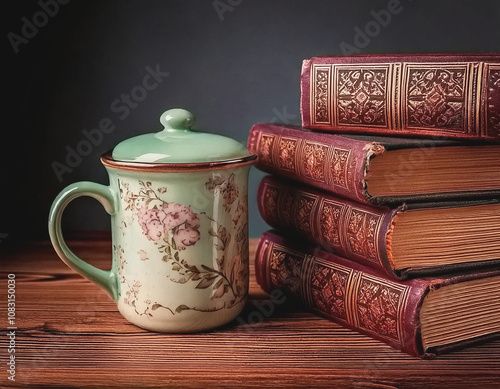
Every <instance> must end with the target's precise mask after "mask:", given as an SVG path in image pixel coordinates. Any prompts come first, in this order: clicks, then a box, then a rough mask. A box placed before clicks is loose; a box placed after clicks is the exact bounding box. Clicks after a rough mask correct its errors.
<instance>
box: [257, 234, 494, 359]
mask: <svg viewBox="0 0 500 389" xmlns="http://www.w3.org/2000/svg"><path fill="white" fill-rule="evenodd" d="M255 260H256V264H255V266H256V268H255V271H256V278H257V282H258V283H259V285H260V286H261V287H262V288H263V289H264V290H265V291H267V292H268V293H271V292H272V291H274V290H281V291H282V292H283V293H285V294H286V295H287V296H288V297H290V298H292V299H296V301H299V302H302V303H303V304H304V306H305V307H306V308H307V309H309V310H310V311H312V312H314V313H316V314H318V315H321V316H324V317H326V318H327V319H329V320H331V321H334V322H336V323H339V324H340V325H342V326H344V327H347V328H351V329H353V330H356V331H358V332H361V333H364V334H366V335H368V336H370V337H372V338H374V339H378V340H380V341H383V342H385V343H387V344H388V345H390V346H392V347H393V348H395V349H398V350H401V351H403V352H405V353H408V354H410V355H413V356H416V357H420V358H433V357H435V356H437V355H439V354H443V353H447V352H450V351H453V350H457V349H459V348H464V347H468V346H472V345H477V344H479V343H483V342H486V341H490V340H493V339H497V338H499V337H500V294H499V293H500V292H499V291H500V270H499V269H496V270H490V271H483V272H467V273H459V274H455V275H454V276H450V277H439V278H438V277H433V278H417V279H410V280H405V281H399V280H391V279H388V278H386V277H385V276H384V275H383V274H381V273H378V272H376V271H375V270H373V269H371V268H369V267H365V266H363V265H360V264H358V263H356V262H352V261H349V260H347V259H345V258H343V257H340V256H337V255H334V254H332V253H327V252H325V251H322V250H321V249H319V248H318V247H314V246H306V245H302V244H300V243H298V242H297V240H296V239H289V238H286V237H285V236H284V235H282V234H279V233H277V232H275V231H268V232H265V233H264V234H263V235H262V236H261V238H260V240H259V242H258V246H257V251H256V257H255Z"/></svg>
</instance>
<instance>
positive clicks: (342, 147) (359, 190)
mask: <svg viewBox="0 0 500 389" xmlns="http://www.w3.org/2000/svg"><path fill="white" fill-rule="evenodd" d="M247 146H248V148H249V150H250V151H252V152H254V153H255V154H256V155H257V160H256V163H255V166H256V167H257V168H258V169H260V170H262V171H265V172H268V173H272V174H276V175H280V176H283V177H288V178H291V179H293V180H296V181H299V182H302V183H305V184H308V185H311V186H314V187H316V188H319V189H323V190H326V191H328V192H330V193H335V194H337V195H339V196H343V197H347V198H350V199H353V200H356V201H358V202H361V203H367V204H369V203H371V202H372V201H373V200H372V199H371V198H370V196H369V195H368V194H367V193H366V189H365V174H366V168H367V164H368V162H369V160H370V158H371V157H372V156H374V155H377V154H381V153H383V152H385V149H384V147H383V146H381V145H380V144H377V143H375V142H366V141H360V140H359V141H356V140H352V139H349V138H346V137H340V136H335V135H332V134H321V133H314V132H310V131H299V130H294V129H291V128H289V127H284V126H279V125H273V124H265V123H260V124H255V125H254V126H252V128H251V129H250V133H249V136H248V142H247Z"/></svg>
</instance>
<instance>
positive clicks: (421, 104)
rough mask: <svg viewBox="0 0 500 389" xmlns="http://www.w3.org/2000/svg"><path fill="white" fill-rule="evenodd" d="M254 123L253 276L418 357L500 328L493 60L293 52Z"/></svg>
mask: <svg viewBox="0 0 500 389" xmlns="http://www.w3.org/2000/svg"><path fill="white" fill-rule="evenodd" d="M300 100H301V115H302V126H301V127H298V126H291V125H286V124H283V125H281V124H276V123H258V124H255V125H254V126H253V127H252V128H251V130H250V133H249V136H248V147H249V149H250V150H251V151H253V152H255V153H256V154H257V156H258V158H257V162H256V167H257V168H258V169H260V170H262V171H264V172H267V173H269V175H267V176H265V177H264V178H263V179H262V181H261V182H260V185H259V188H258V195H257V202H258V206H259V211H260V214H261V216H262V218H263V219H264V221H265V222H266V223H267V224H268V225H269V226H270V227H271V228H272V230H270V231H268V232H266V233H264V234H263V235H262V236H261V237H260V240H259V243H258V247H257V253H256V264H255V266H256V276H257V281H258V283H259V284H260V285H261V286H262V288H263V289H265V290H266V291H268V292H271V291H273V290H275V289H280V290H282V291H284V292H286V293H287V294H289V295H290V296H293V297H295V298H297V299H298V300H300V301H302V302H303V303H304V305H305V306H306V307H308V308H309V309H310V310H312V311H313V312H315V313H317V314H320V315H322V316H324V317H326V318H328V319H330V320H332V321H335V322H337V323H340V324H342V325H344V326H346V327H349V328H352V329H354V330H356V331H359V332H362V333H365V334H367V335H368V336H371V337H373V338H375V339H378V340H381V341H383V342H386V343H387V344H389V345H390V346H392V347H394V348H396V349H399V350H401V351H403V352H406V353H408V354H411V355H414V356H417V357H420V358H432V357H435V356H436V355H439V354H442V353H445V352H449V351H452V350H456V349H458V348H463V347H467V346H471V345H476V344H479V343H481V342H485V341H489V340H492V339H495V338H497V337H499V335H500V54H498V55H497V54H476V55H463V54H462V55H438V54H428V55H355V56H321V57H315V58H311V59H307V60H305V61H304V62H303V68H302V74H301V96H300Z"/></svg>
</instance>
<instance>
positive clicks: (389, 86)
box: [300, 53, 500, 140]
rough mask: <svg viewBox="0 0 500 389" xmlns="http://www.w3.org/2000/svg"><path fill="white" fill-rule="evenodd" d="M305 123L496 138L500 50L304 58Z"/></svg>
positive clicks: (372, 130)
mask: <svg viewBox="0 0 500 389" xmlns="http://www.w3.org/2000/svg"><path fill="white" fill-rule="evenodd" d="M300 104H301V114H302V123H303V126H304V127H306V128H311V129H317V130H323V131H336V132H357V133H374V134H390V135H396V136H426V137H428V136H440V137H449V138H459V139H478V138H480V139H484V140H488V139H499V138H500V53H477V54H382V55H378V54H377V55H376V54H358V55H351V56H345V55H344V56H341V55H338V56H334V55H332V56H318V57H313V58H310V59H305V60H304V61H303V65H302V74H301V102H300Z"/></svg>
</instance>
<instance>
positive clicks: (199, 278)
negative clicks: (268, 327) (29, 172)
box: [49, 109, 255, 332]
mask: <svg viewBox="0 0 500 389" xmlns="http://www.w3.org/2000/svg"><path fill="white" fill-rule="evenodd" d="M160 122H161V123H162V124H163V126H164V129H163V131H161V132H159V133H156V134H144V135H140V136H137V137H134V138H131V139H128V140H126V141H124V142H122V143H120V144H119V145H117V146H116V147H115V149H114V150H113V152H108V153H106V154H105V155H103V156H102V157H101V161H102V163H103V164H104V166H105V168H106V170H107V172H108V174H109V180H110V184H109V186H105V185H101V184H97V183H92V182H77V183H75V184H72V185H69V186H68V187H66V188H65V189H64V190H63V191H61V193H60V194H59V195H58V196H57V197H56V199H55V200H54V202H53V205H52V208H51V211H50V215H49V234H50V238H51V241H52V244H53V246H54V248H55V250H56V252H57V253H58V255H59V257H60V258H61V259H62V260H63V261H64V262H65V263H66V264H67V265H68V266H70V267H71V268H73V269H74V270H75V271H77V272H78V273H80V274H81V275H82V276H84V277H86V278H88V279H89V280H90V281H92V282H94V283H96V284H97V285H99V286H100V287H102V288H104V289H105V290H106V291H107V292H108V293H109V295H110V296H111V297H112V298H113V300H115V301H116V303H117V306H118V309H119V311H120V312H121V314H122V315H123V316H124V317H125V318H126V319H127V320H128V321H130V322H131V323H133V324H135V325H137V326H140V327H143V328H145V329H149V330H152V331H164V332H194V331H203V330H208V329H212V328H215V327H218V326H221V325H223V324H226V323H228V322H229V321H231V320H233V319H234V318H236V317H237V315H238V314H239V313H240V312H241V310H242V309H243V307H244V304H245V302H246V299H247V295H248V276H249V263H248V262H249V252H248V250H249V248H248V195H247V194H248V172H249V169H250V166H251V164H252V163H253V161H254V160H255V156H254V155H251V154H250V153H249V152H248V150H247V149H246V147H244V146H243V145H242V144H240V143H238V142H236V141H234V140H232V139H230V138H227V137H223V136H220V135H215V134H207V133H202V132H197V131H193V130H191V127H192V126H193V125H194V122H195V119H194V116H193V115H192V114H191V113H189V112H187V111H185V110H182V109H173V110H169V111H167V112H165V113H164V114H163V115H161V117H160ZM79 196H90V197H94V198H96V199H97V200H98V201H100V202H101V204H102V205H103V206H104V208H105V209H106V211H107V212H108V213H109V214H110V216H111V230H112V240H113V259H112V266H111V269H110V270H109V271H106V270H101V269H98V268H96V267H94V266H92V265H90V264H89V263H88V262H86V261H85V260H83V259H81V258H79V257H78V256H76V255H75V254H74V253H73V252H72V251H71V250H70V249H69V248H68V246H67V245H66V243H65V241H64V238H63V235H62V228H61V217H62V214H63V211H64V209H65V207H66V205H67V204H68V203H69V202H70V201H72V200H73V199H74V198H76V197H79Z"/></svg>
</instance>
